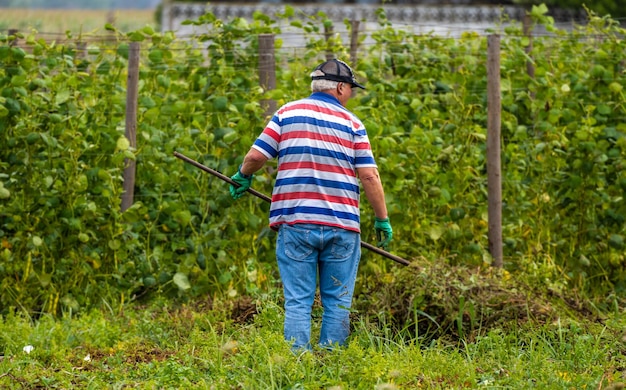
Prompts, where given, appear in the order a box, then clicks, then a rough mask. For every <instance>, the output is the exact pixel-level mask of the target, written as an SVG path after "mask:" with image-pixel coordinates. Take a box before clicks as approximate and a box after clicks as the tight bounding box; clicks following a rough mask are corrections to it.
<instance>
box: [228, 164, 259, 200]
mask: <svg viewBox="0 0 626 390" xmlns="http://www.w3.org/2000/svg"><path fill="white" fill-rule="evenodd" d="M252 178H254V175H249V176H247V175H244V174H243V173H241V167H239V169H237V173H235V174H234V175H233V176H231V180H232V181H234V182H235V183H237V184H239V187H237V186H234V185H232V184H231V185H230V196H232V197H233V199H235V200H237V199H239V198H241V197H242V196H243V194H245V192H246V191H247V190H248V188H250V185H251V184H252Z"/></svg>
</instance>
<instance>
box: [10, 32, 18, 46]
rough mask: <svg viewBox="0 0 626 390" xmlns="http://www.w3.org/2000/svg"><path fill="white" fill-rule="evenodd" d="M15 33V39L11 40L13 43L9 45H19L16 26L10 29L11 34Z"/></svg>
mask: <svg viewBox="0 0 626 390" xmlns="http://www.w3.org/2000/svg"><path fill="white" fill-rule="evenodd" d="M11 35H13V36H14V37H15V39H14V40H12V41H11V43H9V46H15V45H17V29H16V28H10V29H9V36H11Z"/></svg>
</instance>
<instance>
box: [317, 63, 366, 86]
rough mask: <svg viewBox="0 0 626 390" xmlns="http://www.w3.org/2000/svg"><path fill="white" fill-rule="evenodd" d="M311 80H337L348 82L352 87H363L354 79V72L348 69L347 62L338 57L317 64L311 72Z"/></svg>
mask: <svg viewBox="0 0 626 390" xmlns="http://www.w3.org/2000/svg"><path fill="white" fill-rule="evenodd" d="M311 80H332V81H339V82H342V83H349V84H351V85H352V86H353V87H359V88H362V89H365V87H364V86H363V85H361V84H359V83H358V82H357V81H356V78H355V77H354V72H353V71H352V69H350V67H349V66H348V64H346V63H345V62H343V61H341V60H338V59H332V60H329V61H326V62H324V63H323V64H321V65H318V67H317V68H315V70H314V71H313V73H311Z"/></svg>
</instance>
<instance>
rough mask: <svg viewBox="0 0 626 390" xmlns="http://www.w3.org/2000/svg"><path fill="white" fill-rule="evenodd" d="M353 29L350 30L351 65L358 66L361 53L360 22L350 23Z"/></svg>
mask: <svg viewBox="0 0 626 390" xmlns="http://www.w3.org/2000/svg"><path fill="white" fill-rule="evenodd" d="M350 25H351V26H352V28H351V29H350V64H352V66H356V61H357V55H358V52H359V25H360V22H359V21H358V20H353V21H351V22H350Z"/></svg>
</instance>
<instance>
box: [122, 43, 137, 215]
mask: <svg viewBox="0 0 626 390" xmlns="http://www.w3.org/2000/svg"><path fill="white" fill-rule="evenodd" d="M139 49H140V47H139V42H131V43H130V45H129V51H128V77H127V83H126V138H128V141H130V147H131V148H133V150H135V149H136V148H137V98H138V91H139V88H138V86H139ZM135 168H136V166H135V160H131V159H128V158H127V159H125V161H124V192H123V193H122V212H124V211H126V210H127V209H128V208H129V207H130V206H132V205H133V200H134V196H135Z"/></svg>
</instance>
